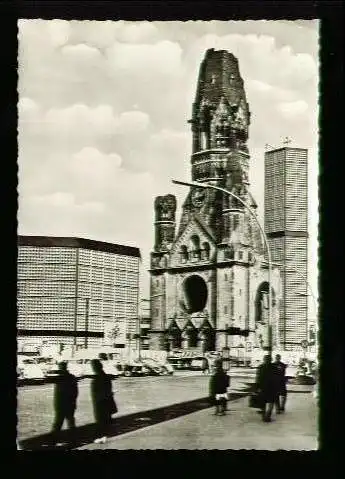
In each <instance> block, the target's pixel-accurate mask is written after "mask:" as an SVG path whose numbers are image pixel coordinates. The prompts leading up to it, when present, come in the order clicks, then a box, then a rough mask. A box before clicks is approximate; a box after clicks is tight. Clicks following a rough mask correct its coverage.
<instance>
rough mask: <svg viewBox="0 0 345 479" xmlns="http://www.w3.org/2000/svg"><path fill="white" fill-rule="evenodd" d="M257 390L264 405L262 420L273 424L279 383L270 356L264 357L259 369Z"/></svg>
mask: <svg viewBox="0 0 345 479" xmlns="http://www.w3.org/2000/svg"><path fill="white" fill-rule="evenodd" d="M256 390H257V392H258V394H259V397H260V401H261V403H262V409H261V413H262V420H263V421H264V422H271V417H272V410H273V405H274V403H275V401H276V397H277V381H276V374H275V369H274V366H273V365H272V362H271V356H270V355H269V354H266V355H265V356H264V361H263V363H262V364H260V366H259V367H258V370H257V375H256Z"/></svg>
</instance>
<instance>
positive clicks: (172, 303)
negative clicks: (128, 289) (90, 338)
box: [150, 49, 280, 351]
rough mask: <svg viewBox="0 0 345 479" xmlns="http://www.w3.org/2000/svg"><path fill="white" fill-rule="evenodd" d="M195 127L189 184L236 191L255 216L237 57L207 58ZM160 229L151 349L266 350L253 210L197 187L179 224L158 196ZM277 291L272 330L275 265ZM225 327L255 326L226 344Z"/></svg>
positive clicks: (170, 203) (263, 285)
mask: <svg viewBox="0 0 345 479" xmlns="http://www.w3.org/2000/svg"><path fill="white" fill-rule="evenodd" d="M190 123H191V129H192V155H191V176H192V180H193V181H198V182H202V183H207V184H210V185H215V186H219V187H222V188H225V189H227V190H228V191H231V192H232V193H234V194H236V195H237V196H239V197H240V198H241V199H242V200H243V201H244V202H245V203H246V204H247V205H248V206H249V207H250V208H251V209H252V210H253V211H254V215H256V213H255V211H256V208H257V205H256V202H255V200H254V198H253V197H252V195H251V193H250V189H249V181H248V172H249V166H250V154H249V151H248V147H247V140H248V134H249V124H250V112H249V105H248V103H247V100H246V94H245V90H244V82H243V79H242V78H241V75H240V71H239V65H238V60H237V59H236V58H235V57H234V55H232V54H231V53H229V52H227V51H224V50H220V51H216V50H214V49H210V50H208V51H207V52H206V55H205V58H204V60H203V62H202V64H201V67H200V73H199V79H198V85H197V92H196V97H195V101H194V103H193V109H192V119H191V120H190ZM176 226H177V228H176ZM154 227H155V244H154V248H153V251H152V253H151V270H150V273H151V292H150V297H151V314H152V319H151V320H152V325H151V331H150V346H151V348H152V349H165V348H166V349H169V348H170V349H172V348H181V347H182V348H184V349H198V350H200V351H209V350H221V349H222V348H223V347H226V346H227V345H229V346H231V347H232V348H248V349H249V348H253V347H262V346H268V340H267V338H268V335H267V326H268V303H267V293H268V291H269V285H268V264H267V261H266V259H265V247H264V243H263V238H262V235H261V233H260V228H259V226H258V223H257V221H256V220H255V217H253V216H252V215H251V213H250V212H249V211H248V209H247V208H245V207H244V206H243V205H242V204H241V203H240V202H238V201H237V200H236V199H234V198H233V197H231V196H230V195H226V194H224V193H222V192H219V191H215V190H211V189H209V190H207V189H206V190H204V189H202V190H201V189H198V188H195V187H191V188H190V189H189V191H188V192H187V195H186V200H185V202H184V203H183V205H182V215H181V219H180V222H179V225H176V198H175V196H173V195H165V196H159V197H157V198H156V199H155V225H154ZM271 288H272V296H273V308H272V318H271V319H272V322H273V332H274V331H275V328H274V325H275V324H276V323H277V314H278V304H279V300H280V275H279V270H278V269H277V268H273V270H272V277H271ZM227 327H239V328H242V329H249V330H250V331H251V332H250V336H249V337H248V338H247V339H246V340H245V339H244V338H243V337H238V336H230V338H228V335H227V333H226V330H227ZM228 340H229V341H228Z"/></svg>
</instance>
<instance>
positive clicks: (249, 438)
mask: <svg viewBox="0 0 345 479" xmlns="http://www.w3.org/2000/svg"><path fill="white" fill-rule="evenodd" d="M209 377H210V376H208V375H205V376H203V375H202V374H200V373H197V372H194V373H193V372H183V373H182V372H178V373H177V374H176V375H174V376H157V377H146V378H134V377H133V378H120V379H117V380H114V381H113V389H114V392H115V396H116V401H117V404H118V409H119V412H118V413H117V414H116V415H115V429H114V432H113V434H112V435H111V437H110V438H109V440H108V442H107V443H106V444H105V445H99V444H93V442H92V441H93V439H92V433H91V435H90V433H89V432H86V435H84V432H81V434H82V435H84V439H83V440H81V442H80V443H79V446H78V449H81V450H82V449H90V450H97V449H104V448H106V449H160V448H163V449H267V450H276V449H299V450H301V449H304V450H315V449H317V435H318V434H317V401H316V400H315V398H314V397H313V395H312V390H313V387H312V386H303V385H295V384H291V385H289V386H288V391H289V393H288V402H287V411H286V413H285V414H284V415H279V416H276V415H275V414H274V415H273V422H272V423H270V424H266V423H263V422H262V421H261V418H260V415H259V414H257V411H256V410H255V409H251V408H249V407H248V397H247V396H246V397H243V394H245V395H247V394H248V387H249V386H250V384H252V383H253V380H254V371H248V370H247V371H245V370H236V369H233V370H232V371H231V387H230V391H231V392H232V393H233V394H232V397H231V399H230V400H229V402H228V412H227V414H226V415H225V416H221V417H219V416H214V414H213V408H211V407H209V403H208V401H206V403H205V398H206V397H207V396H208V384H209ZM53 391H54V386H53V384H46V385H36V386H23V387H21V388H18V428H17V430H18V432H17V435H18V440H19V441H23V440H24V442H25V440H28V439H29V438H35V437H36V436H40V435H44V434H46V433H48V432H49V430H50V428H51V424H52V421H53ZM160 408H161V409H162V410H161V409H160ZM160 411H161V412H160ZM116 418H117V419H116ZM76 421H77V426H80V427H81V430H82V429H83V427H88V425H91V424H92V423H93V422H94V418H93V411H92V405H91V401H90V379H83V380H81V381H79V397H78V408H77V412H76ZM30 440H31V439H30ZM35 447H36V446H35ZM35 447H34V448H35ZM29 449H30V447H29Z"/></svg>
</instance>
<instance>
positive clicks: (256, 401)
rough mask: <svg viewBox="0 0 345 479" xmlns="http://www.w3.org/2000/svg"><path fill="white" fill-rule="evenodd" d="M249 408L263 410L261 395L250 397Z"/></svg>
mask: <svg viewBox="0 0 345 479" xmlns="http://www.w3.org/2000/svg"><path fill="white" fill-rule="evenodd" d="M249 407H252V408H254V409H261V408H262V397H261V394H259V393H252V394H251V395H250V396H249Z"/></svg>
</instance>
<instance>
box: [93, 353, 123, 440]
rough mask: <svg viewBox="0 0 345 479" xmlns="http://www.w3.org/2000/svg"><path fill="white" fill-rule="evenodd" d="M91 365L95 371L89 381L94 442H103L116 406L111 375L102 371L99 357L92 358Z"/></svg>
mask: <svg viewBox="0 0 345 479" xmlns="http://www.w3.org/2000/svg"><path fill="white" fill-rule="evenodd" d="M91 366H92V369H93V371H94V373H95V376H94V377H93V379H92V381H91V398H92V405H93V411H94V417H95V421H96V425H97V433H98V437H97V438H96V439H95V441H94V442H96V443H105V442H106V441H107V436H108V434H109V432H110V431H109V430H110V426H111V421H112V419H111V416H112V414H115V413H116V412H117V406H116V403H115V400H114V396H113V391H112V384H111V377H110V376H109V374H106V373H105V372H104V371H103V364H102V363H101V361H100V360H99V359H93V360H92V361H91Z"/></svg>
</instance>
